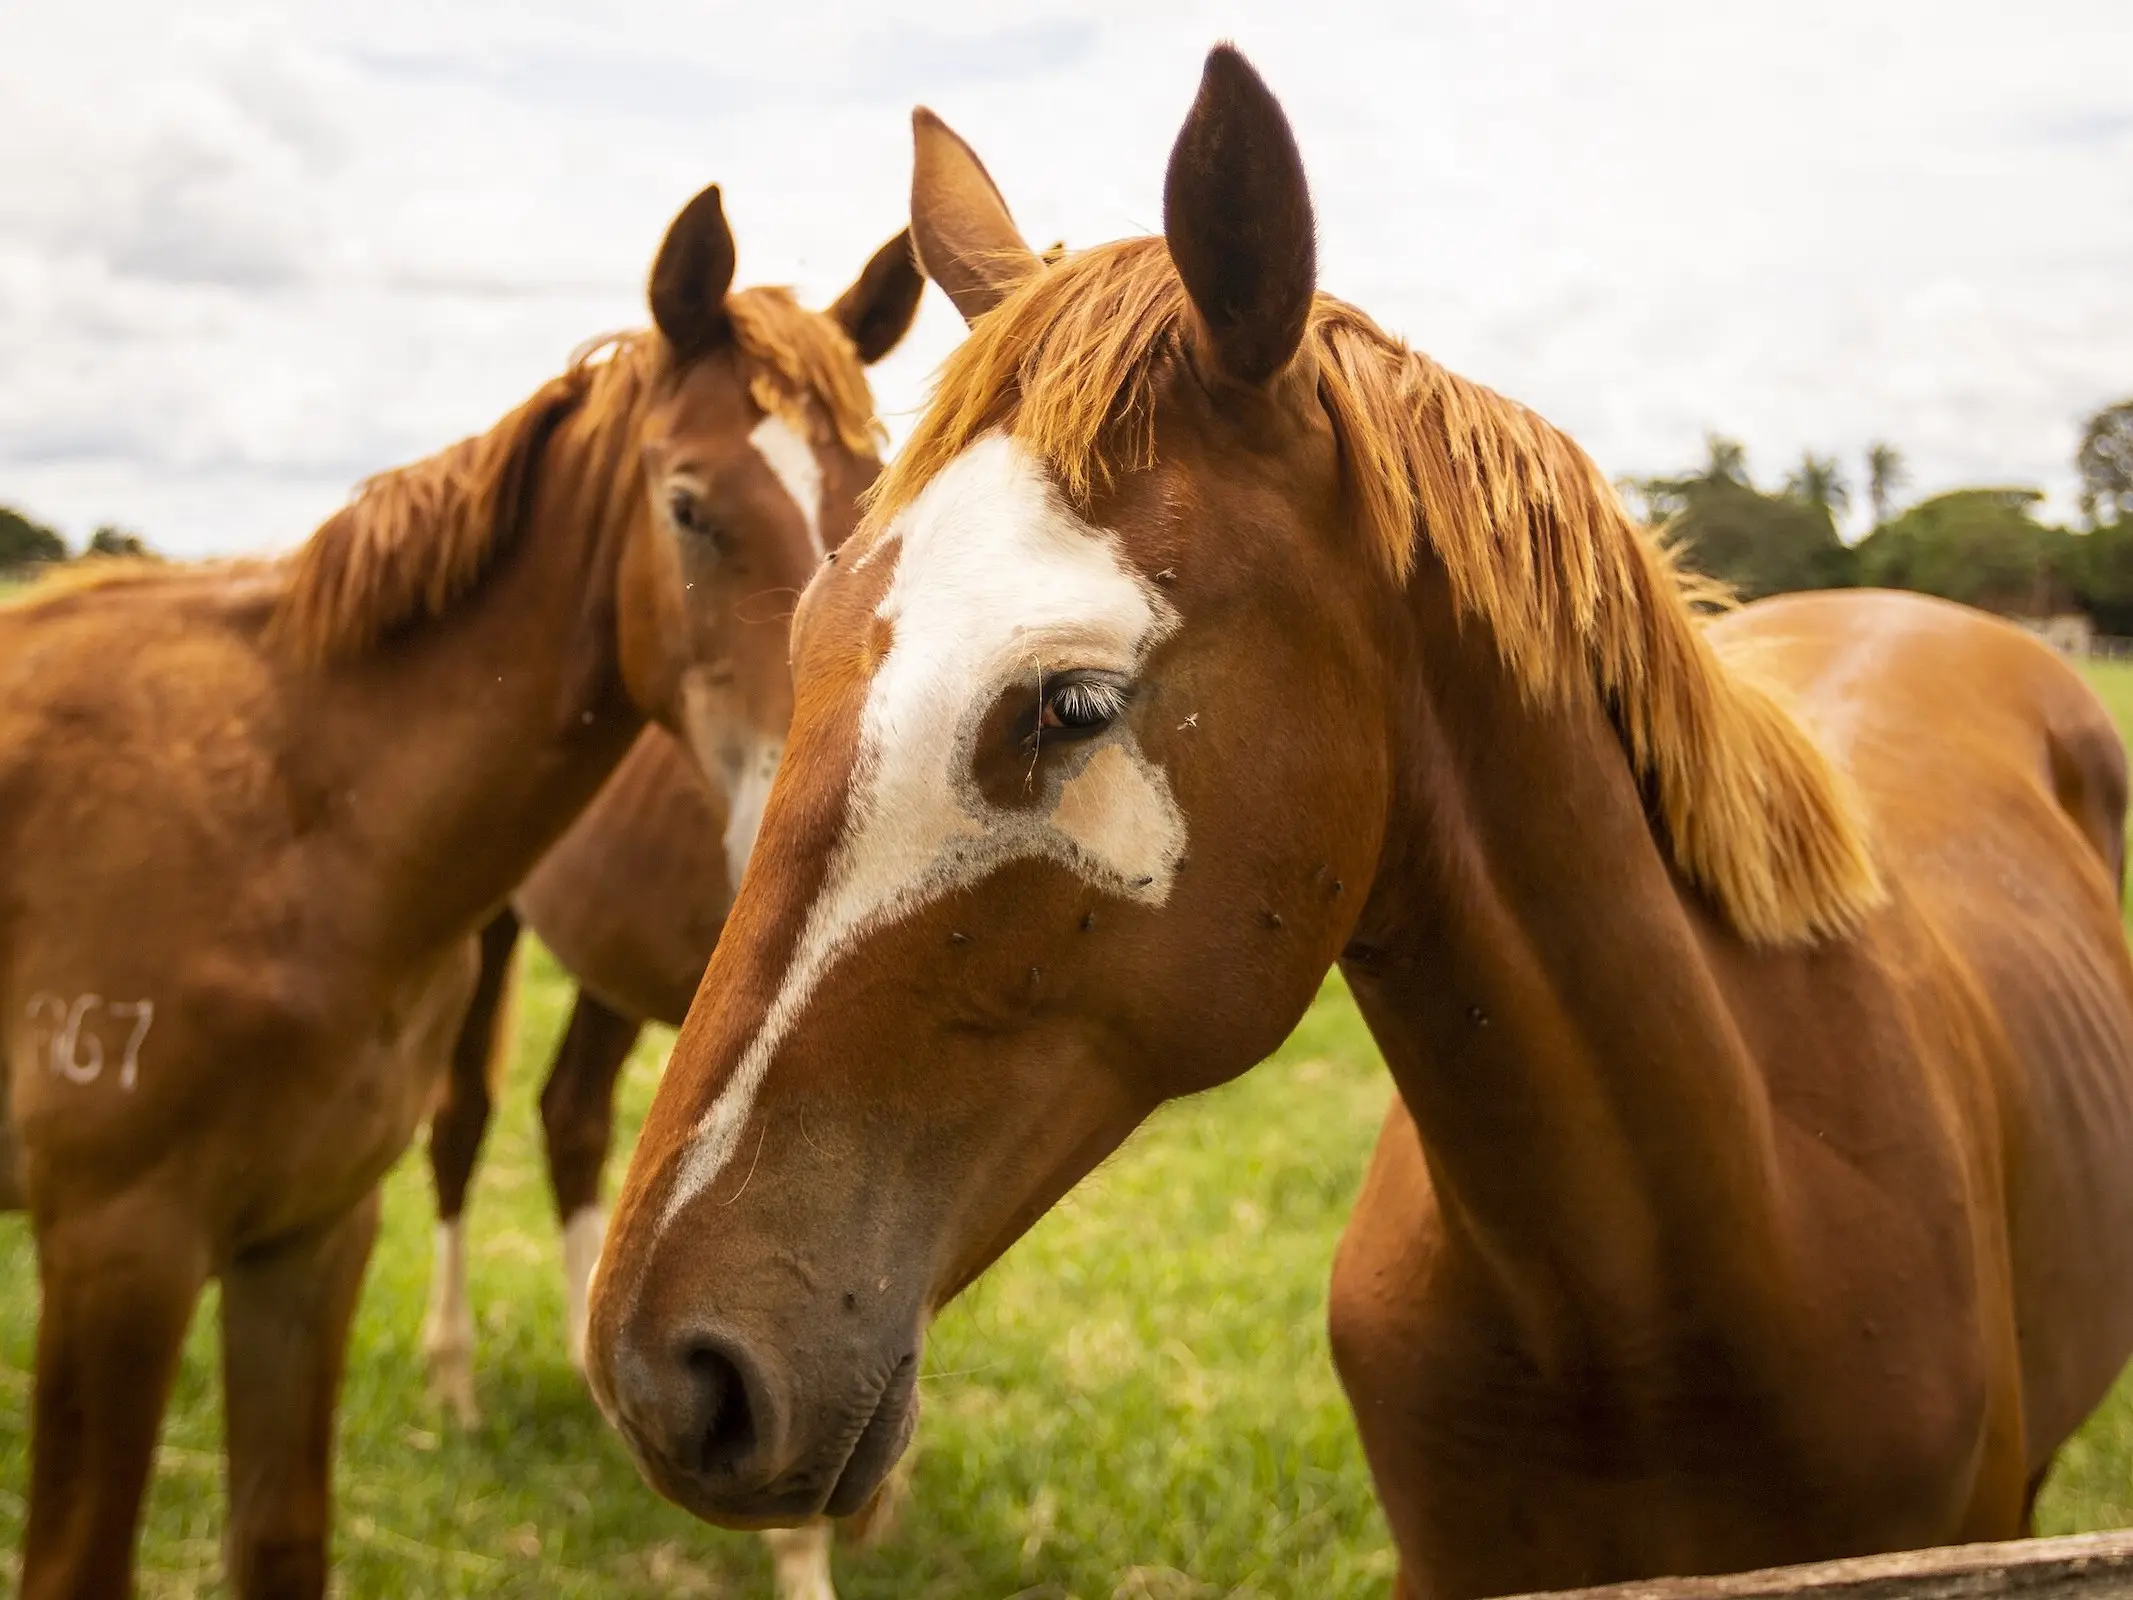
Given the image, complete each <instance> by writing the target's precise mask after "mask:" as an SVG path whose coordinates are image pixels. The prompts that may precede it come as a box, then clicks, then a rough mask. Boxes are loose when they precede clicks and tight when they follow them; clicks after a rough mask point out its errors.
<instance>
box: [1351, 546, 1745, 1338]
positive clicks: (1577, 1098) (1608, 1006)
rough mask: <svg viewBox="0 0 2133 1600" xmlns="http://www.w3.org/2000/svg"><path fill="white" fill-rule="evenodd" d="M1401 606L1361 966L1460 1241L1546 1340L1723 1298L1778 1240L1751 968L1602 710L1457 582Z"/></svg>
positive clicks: (1451, 1229) (1360, 983)
mask: <svg viewBox="0 0 2133 1600" xmlns="http://www.w3.org/2000/svg"><path fill="white" fill-rule="evenodd" d="M1405 604H1406V608H1407V609H1406V612H1405V614H1404V616H1403V617H1402V619H1401V623H1400V627H1399V630H1398V631H1399V633H1400V635H1401V637H1402V645H1401V660H1400V662H1399V664H1398V665H1397V667H1396V670H1395V672H1394V681H1395V682H1396V683H1398V684H1399V687H1398V688H1397V689H1396V691H1395V693H1394V697H1393V701H1392V710H1391V716H1390V724H1391V739H1392V752H1393V763H1392V764H1393V773H1394V777H1393V785H1394V792H1393V799H1392V808H1391V813H1390V816H1389V819H1388V827H1387V830H1386V839H1385V844H1384V847H1383V851H1382V854H1381V857H1380V867H1379V871H1378V875H1377V877H1376V879H1375V881H1374V883H1373V886H1372V892H1371V896H1370V899H1369V901H1368V903H1367V904H1366V906H1365V908H1364V911H1363V914H1362V916H1361V918H1360V920H1359V922H1358V924H1357V927H1356V930H1355V933H1354V936H1353V940H1352V942H1351V944H1350V945H1349V948H1348V953H1347V956H1346V957H1345V959H1344V961H1343V967H1344V971H1345V973H1346V975H1347V977H1348V980H1349V983H1350V986H1351V988H1352V990H1353V991H1354V993H1355V995H1356V999H1357V1002H1358V1004H1359V1005H1360V1007H1361V1009H1362V1011H1363V1014H1364V1016H1365V1018H1366V1020H1367V1021H1368V1022H1369V1024H1370V1027H1371V1030H1372V1032H1373V1033H1374V1034H1375V1035H1376V1037H1377V1040H1378V1043H1379V1045H1380V1047H1381V1048H1382V1049H1383V1051H1384V1054H1385V1058H1386V1061H1387V1064H1388V1065H1389V1067H1390V1068H1391V1071H1392V1074H1393V1078H1394V1081H1395V1083H1396V1084H1397V1086H1398V1089H1399V1092H1400V1095H1401V1098H1402V1100H1403V1101H1404V1102H1405V1105H1406V1108H1407V1110H1408V1112H1409V1113H1410V1114H1411V1116H1412V1117H1413V1120H1414V1123H1415V1125H1416V1128H1417V1130H1418V1132H1419V1134H1420V1138H1421V1144H1422V1148H1423V1154H1424V1157H1425V1160H1426V1162H1427V1165H1428V1168H1429V1172H1430V1177H1431V1182H1432V1186H1433V1188H1434V1190H1435V1193H1436V1196H1437V1200H1438V1203H1439V1207H1440V1209H1441V1212H1442V1215H1443V1218H1444V1223H1445V1227H1446V1229H1447V1232H1448V1234H1449V1235H1450V1236H1452V1237H1454V1238H1455V1239H1458V1240H1460V1241H1462V1242H1463V1243H1464V1244H1465V1245H1467V1246H1470V1247H1471V1254H1470V1257H1469V1259H1470V1260H1472V1261H1476V1262H1479V1263H1480V1264H1481V1266H1482V1270H1483V1271H1484V1272H1485V1273H1487V1274H1488V1275H1489V1276H1490V1277H1492V1278H1493V1279H1494V1280H1495V1281H1496V1283H1497V1285H1498V1287H1499V1289H1500V1290H1501V1291H1502V1292H1503V1293H1504V1295H1505V1296H1506V1299H1507V1303H1508V1304H1509V1305H1510V1306H1511V1307H1512V1308H1513V1312H1514V1314H1515V1315H1518V1316H1521V1317H1523V1318H1526V1319H1529V1325H1537V1326H1543V1327H1547V1328H1550V1329H1558V1330H1559V1329H1561V1328H1563V1327H1564V1326H1566V1325H1568V1326H1579V1327H1586V1328H1590V1327H1593V1326H1596V1325H1605V1324H1606V1323H1607V1322H1608V1321H1609V1315H1608V1314H1609V1313H1610V1312H1612V1313H1617V1314H1619V1313H1620V1312H1621V1311H1622V1310H1623V1309H1625V1308H1627V1307H1633V1306H1641V1307H1645V1308H1650V1307H1653V1306H1656V1305H1660V1304H1666V1303H1676V1304H1678V1303H1679V1296H1680V1293H1681V1290H1682V1286H1683V1284H1684V1283H1688V1282H1693V1283H1694V1284H1695V1285H1696V1286H1697V1292H1698V1293H1706V1292H1723V1290H1722V1288H1721V1285H1723V1283H1724V1282H1726V1281H1727V1280H1728V1279H1729V1278H1732V1277H1734V1276H1735V1275H1738V1274H1743V1273H1746V1272H1747V1271H1749V1270H1750V1268H1749V1266H1748V1263H1749V1262H1751V1261H1754V1260H1756V1259H1757V1258H1758V1254H1759V1253H1758V1252H1756V1251H1755V1250H1754V1249H1753V1248H1752V1241H1753V1240H1755V1239H1757V1238H1761V1239H1770V1238H1772V1237H1774V1234H1773V1232H1772V1228H1773V1222H1772V1217H1771V1214H1770V1206H1771V1195H1772V1193H1773V1188H1772V1185H1771V1184H1770V1183H1769V1182H1768V1181H1767V1177H1768V1172H1769V1161H1768V1151H1769V1147H1770V1141H1769V1131H1768V1109H1767V1104H1766V1102H1765V1100H1764V1099H1763V1097H1762V1093H1761V1088H1760V1080H1759V1079H1758V1077H1757V1076H1756V1074H1755V1072H1754V1070H1753V1064H1752V1063H1751V1062H1750V1061H1749V1060H1748V1058H1747V1056H1746V1053H1745V1050H1744V1047H1743V1046H1742V1044H1741V1041H1740V1036H1739V1033H1738V1030H1737V1028H1736V1026H1735V1023H1734V1019H1733V1018H1732V1016H1731V1015H1730V1013H1729V1012H1728V1010H1727V1007H1726V1005H1725V1002H1724V998H1723V994H1722V991H1721V982H1722V979H1723V976H1724V970H1725V969H1727V968H1729V967H1732V966H1734V965H1735V964H1737V963H1740V962H1744V961H1749V960H1752V959H1754V958H1753V957H1750V956H1749V955H1747V954H1746V953H1745V952H1744V951H1742V950H1741V949H1740V948H1739V946H1738V945H1737V943H1736V942H1735V941H1734V940H1733V938H1732V936H1731V935H1730V933H1729V932H1727V931H1726V930H1725V929H1723V928H1722V927H1720V926H1719V925H1718V923H1717V921H1716V919H1715V916H1714V914H1712V913H1711V912H1709V911H1708V910H1707V909H1706V908H1705V907H1704V906H1703V905H1702V903H1701V902H1700V901H1698V900H1696V899H1695V898H1694V897H1693V896H1692V895H1691V894H1689V893H1687V892H1686V891H1684V889H1683V888H1682V887H1681V885H1680V882H1679V880H1678V879H1677V877H1676V875H1675V873H1674V872H1673V870H1672V868H1671V866H1670V864H1669V862H1668V860H1667V859H1666V858H1665V856H1664V855H1663V854H1662V852H1661V849H1660V847H1659V845H1658V843H1657V841H1656V840H1655V838H1654V835H1653V831H1652V826H1651V823H1650V821H1649V820H1648V814H1647V810H1646V807H1645V804H1644V801H1643V798H1642V796H1641V794H1640V793H1639V790H1638V786H1637V784H1636V783H1635V781H1634V780H1633V778H1632V775H1631V773H1630V770H1629V765H1628V760H1627V757H1626V756H1625V754H1624V751H1623V748H1622V744H1621V742H1620V740H1619V738H1618V737H1617V735H1616V733H1615V730H1614V728H1613V726H1612V724H1611V723H1610V722H1609V720H1608V718H1607V716H1606V715H1605V713H1604V711H1603V710H1602V708H1601V706H1600V704H1599V702H1598V696H1597V694H1594V695H1593V696H1590V697H1588V698H1587V699H1586V700H1585V701H1584V703H1580V704H1575V705H1568V706H1562V707H1555V708H1547V707H1536V706H1535V705H1533V704H1531V703H1530V701H1529V699H1528V698H1527V697H1526V696H1525V695H1524V694H1523V693H1522V692H1521V690H1520V687H1519V685H1518V684H1517V683H1516V682H1515V681H1514V680H1513V679H1512V677H1511V676H1510V674H1509V673H1508V671H1507V670H1506V669H1505V668H1504V667H1503V665H1502V663H1501V661H1500V659H1499V658H1498V656H1497V654H1496V651H1495V649H1494V647H1493V644H1492V642H1491V641H1490V639H1489V637H1488V635H1487V634H1486V632H1485V631H1483V630H1482V629H1479V628H1477V627H1474V626H1472V625H1468V626H1466V627H1464V628H1461V627H1459V626H1458V625H1457V623H1456V621H1455V619H1454V617H1453V615H1452V610H1451V602H1450V599H1449V597H1448V595H1447V594H1446V593H1445V591H1444V583H1443V576H1442V574H1441V572H1439V573H1425V574H1423V575H1419V576H1418V577H1417V579H1416V581H1415V584H1414V585H1413V586H1412V587H1411V590H1410V594H1409V596H1408V597H1407V600H1406V602H1405ZM1758 1230H1760V1231H1758ZM1566 1319H1567V1321H1566ZM1614 1325H1617V1326H1619V1325H1620V1324H1619V1321H1616V1322H1615V1324H1614Z"/></svg>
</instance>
